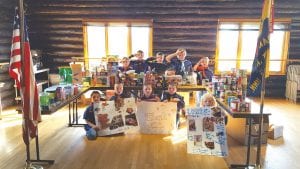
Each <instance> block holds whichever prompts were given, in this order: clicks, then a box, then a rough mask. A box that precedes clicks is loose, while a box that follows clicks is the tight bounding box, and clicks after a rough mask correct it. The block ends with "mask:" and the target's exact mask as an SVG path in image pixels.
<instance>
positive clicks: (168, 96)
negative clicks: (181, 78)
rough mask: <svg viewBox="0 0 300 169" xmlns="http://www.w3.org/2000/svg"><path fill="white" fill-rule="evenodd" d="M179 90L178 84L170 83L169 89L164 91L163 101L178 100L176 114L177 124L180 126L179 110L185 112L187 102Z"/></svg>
mask: <svg viewBox="0 0 300 169" xmlns="http://www.w3.org/2000/svg"><path fill="white" fill-rule="evenodd" d="M176 92H177V86H176V84H174V83H170V84H169V86H168V91H167V92H164V93H163V95H162V97H161V98H162V99H161V100H162V101H163V102H168V101H169V102H177V114H176V126H177V128H178V127H179V118H180V115H179V112H180V111H182V112H184V107H185V102H184V98H183V97H182V96H180V95H179V94H177V93H176Z"/></svg>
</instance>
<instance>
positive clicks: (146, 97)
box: [138, 84, 160, 102]
mask: <svg viewBox="0 0 300 169" xmlns="http://www.w3.org/2000/svg"><path fill="white" fill-rule="evenodd" d="M138 101H148V102H160V99H159V97H157V95H156V94H154V93H153V89H152V85H151V84H145V85H143V95H142V97H141V98H140V99H138Z"/></svg>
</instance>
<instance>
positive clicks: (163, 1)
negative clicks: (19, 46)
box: [0, 0, 300, 97]
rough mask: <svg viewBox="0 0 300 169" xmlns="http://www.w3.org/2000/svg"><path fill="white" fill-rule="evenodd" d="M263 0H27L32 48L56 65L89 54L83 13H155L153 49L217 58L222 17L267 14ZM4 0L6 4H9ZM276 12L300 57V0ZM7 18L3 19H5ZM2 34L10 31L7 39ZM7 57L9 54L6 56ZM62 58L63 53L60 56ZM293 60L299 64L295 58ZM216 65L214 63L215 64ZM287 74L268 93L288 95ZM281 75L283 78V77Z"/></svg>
mask: <svg viewBox="0 0 300 169" xmlns="http://www.w3.org/2000/svg"><path fill="white" fill-rule="evenodd" d="M262 2H263V1H262V0H251V1H250V0H185V1H183V0H147V1H140V0H40V1H37V0H25V3H26V9H27V11H26V16H27V17H28V25H29V36H30V42H31V47H32V49H40V50H42V51H43V57H44V60H45V65H46V66H47V67H50V69H51V71H55V70H56V69H57V67H58V66H60V65H66V64H68V61H69V59H70V58H71V57H83V33H82V20H83V19H153V53H156V52H158V51H161V52H164V53H166V54H169V53H173V52H175V51H176V49H177V48H178V47H184V48H186V49H187V51H188V59H190V60H191V61H192V62H193V63H195V62H196V61H197V60H198V59H199V57H200V56H209V57H210V58H211V59H212V64H213V63H214V62H213V60H214V55H215V48H216V33H217V23H218V19H219V18H252V19H258V18H260V15H261V8H262ZM14 3H16V1H4V2H1V8H0V9H3V8H5V9H4V10H1V11H0V14H1V16H3V15H4V16H5V18H6V19H5V20H3V19H2V18H1V23H4V24H1V25H0V55H1V56H2V58H0V60H1V59H2V60H8V57H9V55H8V53H9V50H10V36H11V26H10V24H11V22H12V21H11V20H12V15H13V9H12V7H11V5H12V4H14ZM3 5H4V7H3ZM275 18H291V19H292V24H291V39H290V49H289V58H290V59H299V58H300V45H299V44H300V1H299V0H275ZM2 21H3V22H2ZM2 37H5V38H4V39H2ZM3 58H4V59H3ZM57 58H58V59H57ZM289 64H295V63H293V62H290V63H289ZM211 66H212V67H213V65H211ZM285 78H286V77H285V76H272V77H270V79H269V80H268V83H267V96H280V97H284V91H285ZM278 81H280V83H278Z"/></svg>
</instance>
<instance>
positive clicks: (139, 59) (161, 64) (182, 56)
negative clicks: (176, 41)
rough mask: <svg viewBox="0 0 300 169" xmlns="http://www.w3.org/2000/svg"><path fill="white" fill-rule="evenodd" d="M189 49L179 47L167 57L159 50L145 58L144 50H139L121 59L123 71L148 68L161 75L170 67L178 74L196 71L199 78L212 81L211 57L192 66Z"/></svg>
mask: <svg viewBox="0 0 300 169" xmlns="http://www.w3.org/2000/svg"><path fill="white" fill-rule="evenodd" d="M186 55H187V51H186V49H184V48H179V49H177V51H176V52H174V53H171V54H169V55H167V56H166V57H165V54H164V53H162V52H157V53H156V55H155V57H149V58H148V59H146V60H145V59H144V52H143V51H142V50H138V51H137V52H136V54H133V55H131V56H129V57H124V58H122V60H121V64H122V66H120V67H119V70H120V71H121V72H126V71H128V70H135V73H138V74H139V73H141V72H144V73H146V72H147V71H148V70H151V71H155V72H156V73H158V74H159V75H163V74H165V72H166V71H167V70H169V69H172V70H174V72H175V74H176V75H181V76H184V75H186V74H187V73H191V72H196V73H197V74H198V79H201V80H202V79H208V80H209V81H211V79H212V76H213V72H212V71H211V70H210V69H209V58H208V57H202V58H201V59H200V60H199V62H197V63H196V64H195V65H194V66H192V62H191V61H189V60H188V59H186ZM199 81H200V80H199Z"/></svg>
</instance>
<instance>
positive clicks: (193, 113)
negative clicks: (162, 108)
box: [187, 107, 228, 157]
mask: <svg viewBox="0 0 300 169" xmlns="http://www.w3.org/2000/svg"><path fill="white" fill-rule="evenodd" d="M187 130H188V131H187V137H188V138H187V152H188V153H189V154H202V155H214V156H221V157H224V156H227V155H228V148H227V139H226V130H225V121H224V117H223V116H222V115H221V110H220V109H219V108H216V107H214V108H209V107H198V108H192V109H188V120H187Z"/></svg>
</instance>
